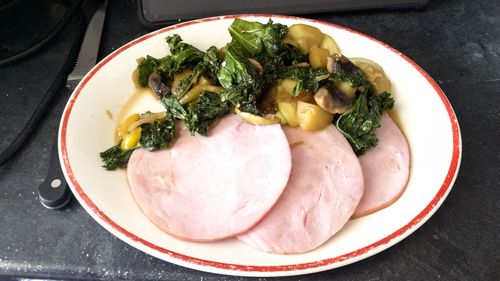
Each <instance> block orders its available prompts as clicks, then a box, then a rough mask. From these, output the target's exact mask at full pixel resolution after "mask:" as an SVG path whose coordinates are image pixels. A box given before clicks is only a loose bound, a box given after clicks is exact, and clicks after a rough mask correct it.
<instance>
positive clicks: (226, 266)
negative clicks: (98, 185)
mask: <svg viewBox="0 0 500 281" xmlns="http://www.w3.org/2000/svg"><path fill="white" fill-rule="evenodd" d="M237 17H261V18H284V19H294V20H300V21H308V22H315V23H320V24H323V25H328V26H332V27H334V28H337V29H341V30H345V31H348V32H351V33H354V34H357V35H360V36H362V37H364V38H366V39H369V40H371V41H375V42H377V43H379V44H381V45H383V46H384V47H386V48H387V49H389V50H390V51H392V52H393V53H395V54H396V55H398V56H399V57H401V58H402V59H404V60H405V61H406V62H408V63H410V64H411V65H412V66H413V67H414V68H415V69H416V70H417V71H418V72H419V73H420V74H421V75H422V76H423V77H424V78H425V79H426V80H427V81H428V82H429V83H430V84H431V85H432V87H433V88H434V90H435V91H436V93H437V94H438V95H439V97H440V98H441V101H442V102H443V104H444V106H445V108H446V111H447V112H448V117H449V118H450V123H451V127H452V133H453V153H452V158H451V163H450V167H449V170H448V173H447V175H446V178H445V179H444V181H443V183H442V185H441V187H440V189H439V191H438V192H437V193H436V195H435V196H434V197H433V199H432V200H431V201H430V202H429V204H427V206H426V207H425V208H424V209H423V210H422V211H421V212H420V213H419V214H418V215H417V216H416V217H415V218H413V219H412V220H411V221H410V222H409V223H407V224H406V225H405V226H403V227H401V228H400V229H398V230H396V231H394V232H393V233H391V234H390V235H388V236H386V237H384V238H382V239H380V240H379V241H376V242H374V243H372V244H370V245H367V246H365V247H363V248H360V249H357V250H355V251H352V252H349V253H346V254H343V255H340V256H336V257H332V258H328V259H323V260H319V261H314V262H308V263H301V264H290V265H275V266H259V265H240V264H230V263H222V262H215V261H210V260H204V259H199V258H195V257H191V256H187V255H183V254H180V253H177V252H173V251H171V250H168V249H165V248H163V247H160V246H158V245H155V244H153V243H151V242H148V241H146V240H144V239H142V238H140V237H138V236H136V235H134V234H132V233H131V232H129V231H127V230H125V229H124V228H122V227H121V226H120V225H118V224H117V223H115V222H114V221H113V220H111V219H110V218H109V217H108V216H107V215H106V214H104V213H103V212H102V211H101V210H100V209H99V208H98V207H97V206H96V205H95V203H94V202H93V201H92V200H91V199H90V198H89V197H88V196H87V195H86V194H85V192H84V191H83V189H82V187H81V186H80V184H79V183H78V181H77V179H76V177H75V175H74V174H73V170H72V168H71V165H70V162H69V157H68V151H67V145H66V134H67V125H68V120H69V116H70V114H71V111H72V108H73V105H74V103H75V101H76V99H77V98H78V96H79V95H80V93H81V91H82V89H83V88H84V87H85V85H86V84H87V82H88V81H89V80H90V79H91V78H92V77H93V76H94V75H95V74H96V73H97V72H98V71H99V70H100V69H101V68H102V67H103V66H104V65H106V64H107V63H108V62H109V61H110V60H112V59H113V58H114V57H115V56H117V55H118V54H120V53H121V52H123V51H124V50H126V49H128V48H130V47H132V46H134V45H136V44H138V43H140V42H142V41H144V40H146V39H148V38H150V37H153V36H155V35H157V34H161V33H164V32H168V31H172V30H175V29H178V28H181V27H184V26H189V25H195V24H199V23H203V22H210V21H217V20H222V19H232V18H237ZM460 146H461V139H460V130H459V126H458V121H457V118H456V116H455V113H454V111H453V108H452V107H451V105H450V103H449V101H448V99H447V98H446V96H445V94H444V93H443V91H442V90H441V89H440V88H439V86H438V85H437V84H436V82H435V81H434V80H433V79H432V78H431V77H430V76H429V75H428V74H427V73H426V72H425V71H424V70H423V69H422V68H421V67H420V66H418V65H417V64H416V63H415V62H413V61H412V60H411V59H409V58H408V57H406V56H405V55H403V54H402V53H401V52H399V51H397V50H396V49H394V48H392V47H391V46H389V45H387V44H385V43H383V42H381V41H379V40H377V39H374V38H372V37H370V36H367V35H365V34H363V33H360V32H358V31H355V30H352V29H349V28H346V27H343V26H340V25H336V24H332V23H327V22H323V21H318V20H312V19H306V18H300V17H292V16H282V15H269V14H242V15H228V16H222V17H212V18H205V19H200V20H195V21H189V22H185V23H180V24H177V25H173V26H169V27H165V28H163V29H160V30H157V31H154V32H152V33H148V34H146V35H144V36H142V37H139V38H137V39H135V40H133V41H131V42H129V43H127V44H125V45H124V46H122V47H120V48H119V49H117V50H116V51H114V52H113V53H111V54H110V55H108V56H107V57H106V58H104V59H103V60H102V61H101V62H99V63H98V64H97V65H96V66H95V67H94V68H93V69H92V70H91V71H90V72H89V73H88V74H87V75H86V77H85V78H84V79H83V80H82V81H81V83H80V84H79V85H78V87H77V89H76V90H75V92H74V93H73V95H72V96H71V98H70V100H69V101H68V104H67V106H66V109H65V111H64V115H63V118H62V121H61V129H60V149H61V153H62V154H61V155H62V159H63V168H64V169H65V170H66V176H67V178H68V179H69V181H70V182H71V184H72V186H73V188H74V190H75V191H76V192H77V193H78V195H79V196H80V198H81V199H82V200H83V202H84V203H85V204H86V205H87V207H88V208H89V209H90V210H92V212H93V213H94V215H96V216H97V217H99V218H100V219H101V220H102V221H103V222H105V223H106V224H107V225H109V226H111V227H112V228H113V229H114V230H116V231H117V232H119V233H120V234H122V235H123V236H125V237H126V238H128V239H131V240H132V241H134V242H137V243H140V244H142V245H143V246H146V247H147V248H150V249H152V250H155V251H158V252H160V253H163V254H167V255H169V256H170V257H171V258H173V259H176V260H179V261H182V262H185V263H188V264H193V265H198V266H203V267H213V268H217V269H221V270H228V271H232V272H238V271H239V272H282V273H283V272H287V271H290V272H294V271H295V272H296V271H303V270H314V269H316V270H317V269H319V268H321V267H325V266H328V265H332V264H335V263H340V262H343V261H346V260H349V259H354V258H359V259H360V258H362V255H364V254H367V253H368V252H369V251H372V250H374V249H376V248H379V247H381V246H383V245H387V244H389V243H390V242H391V241H392V240H393V239H395V238H397V237H400V236H402V235H404V234H407V235H409V234H410V233H411V232H409V233H408V231H409V230H411V229H412V228H414V227H416V226H418V225H419V223H421V222H422V223H423V221H425V219H426V217H427V216H428V215H430V214H432V211H435V210H436V209H437V208H438V207H439V205H440V204H439V202H440V201H441V200H442V199H444V198H443V197H444V196H446V195H447V193H448V191H449V190H450V188H451V186H452V184H453V181H454V179H455V176H456V173H457V172H458V167H459V163H460V151H461V147H460ZM415 229H416V228H415ZM412 232H413V231H412Z"/></svg>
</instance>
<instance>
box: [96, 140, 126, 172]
mask: <svg viewBox="0 0 500 281" xmlns="http://www.w3.org/2000/svg"><path fill="white" fill-rule="evenodd" d="M133 151H134V149H130V150H126V151H123V150H121V149H120V144H117V145H115V146H113V147H110V148H108V149H106V150H105V151H103V152H101V153H99V156H100V157H101V160H102V162H103V165H102V166H103V167H104V168H106V170H115V169H117V168H121V169H123V168H126V167H127V163H128V159H129V158H130V155H132V152H133Z"/></svg>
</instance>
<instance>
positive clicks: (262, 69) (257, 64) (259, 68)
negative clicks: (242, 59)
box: [248, 58, 264, 76]
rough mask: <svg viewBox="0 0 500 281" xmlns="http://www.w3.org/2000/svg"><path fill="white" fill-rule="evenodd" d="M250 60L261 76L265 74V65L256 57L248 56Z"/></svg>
mask: <svg viewBox="0 0 500 281" xmlns="http://www.w3.org/2000/svg"><path fill="white" fill-rule="evenodd" d="M248 62H249V63H250V64H251V65H252V67H253V68H255V70H257V73H259V75H260V76H262V75H264V67H262V65H261V64H260V62H258V61H257V60H256V59H253V58H248Z"/></svg>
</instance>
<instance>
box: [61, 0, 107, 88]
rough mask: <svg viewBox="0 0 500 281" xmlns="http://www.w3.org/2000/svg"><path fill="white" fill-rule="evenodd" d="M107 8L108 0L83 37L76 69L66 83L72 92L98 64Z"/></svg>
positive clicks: (101, 5) (101, 6) (96, 13)
mask: <svg viewBox="0 0 500 281" xmlns="http://www.w3.org/2000/svg"><path fill="white" fill-rule="evenodd" d="M107 6H108V0H106V1H102V2H101V3H100V4H99V6H98V7H97V10H96V12H95V13H94V15H93V16H92V18H91V19H90V22H89V25H88V26H87V31H86V32H85V36H84V37H83V42H82V47H81V49H80V54H79V55H78V59H77V61H76V65H75V68H73V71H72V72H71V73H70V74H69V75H68V79H67V81H66V86H67V87H68V88H69V89H71V90H74V89H75V87H76V85H78V83H80V81H81V80H82V79H83V77H84V76H85V75H86V74H87V73H88V72H89V71H90V69H92V67H94V65H95V64H96V62H97V54H98V52H99V44H100V42H101V33H102V27H103V26H104V17H105V15H106V7H107Z"/></svg>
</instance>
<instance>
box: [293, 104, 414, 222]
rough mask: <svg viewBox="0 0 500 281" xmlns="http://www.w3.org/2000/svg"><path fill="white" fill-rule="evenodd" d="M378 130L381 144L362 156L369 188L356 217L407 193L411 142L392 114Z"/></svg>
mask: <svg viewBox="0 0 500 281" xmlns="http://www.w3.org/2000/svg"><path fill="white" fill-rule="evenodd" d="M375 134H376V135H377V137H378V139H379V142H378V144H377V146H376V147H374V148H372V149H370V150H369V151H368V152H366V153H365V154H363V155H361V156H360V157H359V161H360V163H361V167H362V168H363V174H364V176H365V192H364V194H363V197H362V198H361V201H360V202H359V205H358V207H357V208H356V211H355V212H354V215H353V217H354V218H357V217H361V216H366V215H368V214H371V213H373V212H376V211H378V210H380V209H383V208H385V207H387V206H389V205H390V204H392V203H393V202H394V201H396V200H397V199H398V198H399V197H400V196H401V194H403V191H404V190H405V188H406V184H407V182H408V178H409V176H410V151H409V147H408V142H407V141H406V138H405V136H404V135H403V133H402V132H401V130H399V128H398V126H397V125H396V123H394V121H392V119H391V117H390V116H389V114H387V113H384V114H383V115H382V122H381V125H380V128H377V129H376V130H375ZM292 157H293V156H292Z"/></svg>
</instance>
